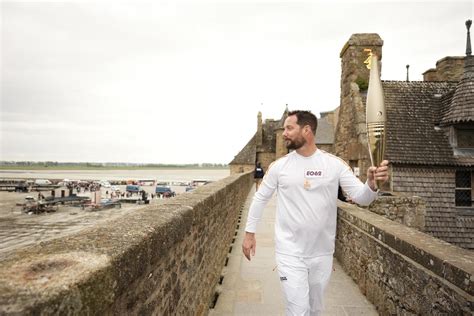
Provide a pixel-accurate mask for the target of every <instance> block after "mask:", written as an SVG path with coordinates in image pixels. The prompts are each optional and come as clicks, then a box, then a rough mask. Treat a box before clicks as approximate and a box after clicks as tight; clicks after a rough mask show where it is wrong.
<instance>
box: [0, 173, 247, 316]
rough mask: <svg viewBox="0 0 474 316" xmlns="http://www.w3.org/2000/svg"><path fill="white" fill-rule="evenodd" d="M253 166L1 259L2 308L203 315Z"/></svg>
mask: <svg viewBox="0 0 474 316" xmlns="http://www.w3.org/2000/svg"><path fill="white" fill-rule="evenodd" d="M252 184H253V173H252V172H249V173H246V174H240V175H234V176H230V177H228V178H226V179H223V180H221V181H218V182H215V183H211V184H209V185H206V186H203V187H200V188H198V189H196V190H195V191H194V192H193V193H188V194H183V195H181V196H179V197H176V198H174V199H169V200H166V201H163V203H162V204H159V205H153V206H148V207H145V208H143V209H140V210H137V211H136V212H134V213H131V214H128V215H125V216H124V217H122V218H120V219H118V220H116V221H113V222H109V223H107V224H105V225H101V226H99V227H96V228H93V229H90V230H87V231H82V232H80V233H78V234H76V235H72V236H70V237H67V238H60V239H56V240H52V241H48V242H45V243H42V244H41V245H39V246H38V247H32V248H28V249H25V250H22V251H21V252H18V253H16V254H14V255H12V256H10V257H9V258H7V259H6V260H4V261H2V262H1V263H0V314H2V315H3V314H5V315H9V314H21V315H33V314H34V315H44V314H61V315H62V314H74V315H78V314H81V315H82V314H91V315H112V314H113V315H138V314H140V315H150V314H154V315H204V314H207V311H208V306H209V303H210V301H211V299H212V296H213V291H214V288H215V285H216V284H217V283H218V280H219V277H220V271H221V270H222V268H223V266H224V263H225V260H226V257H227V253H228V251H229V245H230V244H231V241H232V238H233V236H234V232H235V229H236V225H237V221H238V216H239V212H240V210H241V207H242V205H243V203H244V202H245V199H246V197H247V195H248V192H249V190H250V188H251V186H252Z"/></svg>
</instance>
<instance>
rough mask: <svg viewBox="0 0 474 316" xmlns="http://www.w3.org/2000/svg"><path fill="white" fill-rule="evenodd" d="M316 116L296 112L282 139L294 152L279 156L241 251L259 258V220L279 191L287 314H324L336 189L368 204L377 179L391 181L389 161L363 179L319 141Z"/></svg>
mask: <svg viewBox="0 0 474 316" xmlns="http://www.w3.org/2000/svg"><path fill="white" fill-rule="evenodd" d="M316 128H317V119H316V116H314V114H312V113H311V112H309V111H292V112H289V113H288V117H287V118H286V120H285V123H284V132H283V139H284V141H285V145H286V147H287V148H288V149H290V150H294V151H292V152H291V153H289V154H287V155H286V156H284V157H282V158H280V159H278V160H276V161H275V162H274V163H272V164H271V165H270V167H269V168H268V170H267V172H266V175H265V178H264V179H263V182H262V184H261V186H260V188H259V190H258V191H257V192H256V193H255V195H254V198H253V202H252V204H251V205H250V209H249V214H248V218H247V225H246V227H245V237H244V241H243V243H242V251H243V253H244V255H245V257H246V258H247V259H248V260H251V257H252V256H255V250H256V245H257V244H256V239H255V232H256V230H257V223H258V221H259V220H260V218H261V217H262V212H263V209H264V208H265V206H266V204H267V202H268V201H269V200H270V198H271V197H272V195H273V193H274V192H275V191H277V206H276V218H275V253H276V254H275V258H276V263H277V267H278V274H279V277H280V284H281V287H282V290H283V294H284V297H285V301H286V314H287V315H320V314H321V312H322V310H323V293H324V290H325V288H326V286H327V284H328V282H329V278H330V276H331V271H332V262H333V253H334V242H335V236H336V219H337V207H336V201H337V197H338V188H339V186H341V188H342V190H344V192H345V193H346V194H347V196H348V197H349V198H350V199H351V200H352V201H354V202H356V203H359V204H362V205H368V204H370V203H371V202H372V201H373V200H374V199H375V198H376V196H377V191H376V184H375V183H376V182H375V181H376V180H380V181H387V179H388V167H387V165H388V161H386V160H384V161H383V162H382V163H381V164H380V166H378V167H370V168H369V169H368V170H367V182H366V183H365V184H364V183H362V182H361V181H360V180H359V179H358V178H357V177H356V176H355V175H354V174H353V173H352V170H351V168H350V167H349V166H348V165H347V164H346V163H345V162H344V161H343V160H342V159H340V158H338V157H336V156H334V155H331V154H329V153H327V152H325V151H323V150H320V149H318V148H317V147H316V145H315V135H316Z"/></svg>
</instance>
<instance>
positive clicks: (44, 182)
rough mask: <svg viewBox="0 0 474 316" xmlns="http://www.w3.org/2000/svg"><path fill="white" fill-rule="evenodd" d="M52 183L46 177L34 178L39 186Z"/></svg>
mask: <svg viewBox="0 0 474 316" xmlns="http://www.w3.org/2000/svg"><path fill="white" fill-rule="evenodd" d="M52 184H53V183H52V182H51V181H49V180H47V179H36V180H35V185H38V186H41V185H45V186H48V185H52Z"/></svg>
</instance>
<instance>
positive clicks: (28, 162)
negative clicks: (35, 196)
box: [0, 160, 229, 167]
mask: <svg viewBox="0 0 474 316" xmlns="http://www.w3.org/2000/svg"><path fill="white" fill-rule="evenodd" d="M9 165H53V166H54V165H56V166H57V165H91V166H92V165H98V166H99V165H102V166H223V167H224V166H228V165H229V164H227V163H214V162H193V163H158V162H110V161H109V162H96V161H82V162H74V161H52V160H44V161H36V160H0V166H9Z"/></svg>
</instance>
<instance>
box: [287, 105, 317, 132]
mask: <svg viewBox="0 0 474 316" xmlns="http://www.w3.org/2000/svg"><path fill="white" fill-rule="evenodd" d="M292 115H296V123H297V124H298V125H299V126H300V127H304V126H305V125H309V126H310V127H311V130H312V131H313V134H314V135H316V129H317V128H318V119H317V118H316V115H314V114H313V113H311V111H301V110H296V111H290V112H288V116H292Z"/></svg>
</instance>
